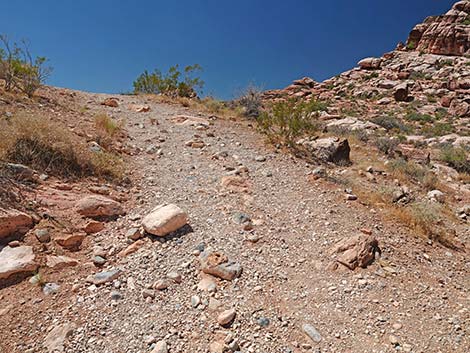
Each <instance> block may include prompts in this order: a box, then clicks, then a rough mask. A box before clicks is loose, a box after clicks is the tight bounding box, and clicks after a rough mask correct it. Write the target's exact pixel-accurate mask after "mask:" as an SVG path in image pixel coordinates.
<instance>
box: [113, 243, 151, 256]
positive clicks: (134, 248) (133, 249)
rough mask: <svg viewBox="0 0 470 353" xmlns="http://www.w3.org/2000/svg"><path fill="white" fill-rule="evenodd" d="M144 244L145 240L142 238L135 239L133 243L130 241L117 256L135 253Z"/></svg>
mask: <svg viewBox="0 0 470 353" xmlns="http://www.w3.org/2000/svg"><path fill="white" fill-rule="evenodd" d="M144 245H145V241H143V240H142V239H140V240H137V241H136V242H135V243H132V244H131V245H129V246H128V247H127V248H125V249H124V250H122V251H121V252H120V253H119V254H118V257H121V258H122V257H126V256H128V255H130V254H133V253H135V252H136V251H137V250H139V249H140V248H141V247H142V246H144Z"/></svg>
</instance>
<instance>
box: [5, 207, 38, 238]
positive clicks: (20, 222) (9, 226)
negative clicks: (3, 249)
mask: <svg viewBox="0 0 470 353" xmlns="http://www.w3.org/2000/svg"><path fill="white" fill-rule="evenodd" d="M32 226H33V219H32V218H31V216H30V215H27V214H26V213H23V212H20V211H18V210H14V209H3V208H0V239H1V238H6V237H9V236H10V235H13V234H15V233H18V232H23V233H26V231H27V230H28V229H29V228H31V227H32Z"/></svg>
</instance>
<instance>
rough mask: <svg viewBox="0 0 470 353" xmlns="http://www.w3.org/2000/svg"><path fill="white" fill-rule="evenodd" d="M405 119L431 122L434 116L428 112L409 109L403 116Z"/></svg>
mask: <svg viewBox="0 0 470 353" xmlns="http://www.w3.org/2000/svg"><path fill="white" fill-rule="evenodd" d="M405 118H406V120H410V121H417V122H419V123H432V122H433V121H434V118H433V117H432V116H431V115H429V114H420V113H418V112H415V111H410V112H408V113H407V114H406V116H405Z"/></svg>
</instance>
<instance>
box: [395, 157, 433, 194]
mask: <svg viewBox="0 0 470 353" xmlns="http://www.w3.org/2000/svg"><path fill="white" fill-rule="evenodd" d="M388 169H389V170H390V171H391V173H392V175H393V176H394V177H396V178H398V179H400V180H404V181H409V180H410V179H411V180H412V181H414V182H418V183H420V184H421V185H422V186H423V187H424V188H425V189H426V190H434V189H437V188H438V187H439V185H440V184H439V178H438V177H437V175H436V174H434V173H433V172H432V171H431V170H430V169H429V168H428V167H427V166H424V165H421V164H419V163H416V162H415V161H407V160H405V159H403V158H396V159H393V160H391V161H390V163H389V164H388Z"/></svg>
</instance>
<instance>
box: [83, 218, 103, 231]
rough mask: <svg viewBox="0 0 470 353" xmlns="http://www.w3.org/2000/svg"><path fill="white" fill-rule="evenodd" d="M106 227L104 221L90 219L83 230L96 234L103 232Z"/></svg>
mask: <svg viewBox="0 0 470 353" xmlns="http://www.w3.org/2000/svg"><path fill="white" fill-rule="evenodd" d="M103 229H104V224H103V222H99V221H90V222H88V223H87V224H86V225H85V227H83V231H84V232H85V233H86V234H94V233H98V232H101V231H102V230H103Z"/></svg>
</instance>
